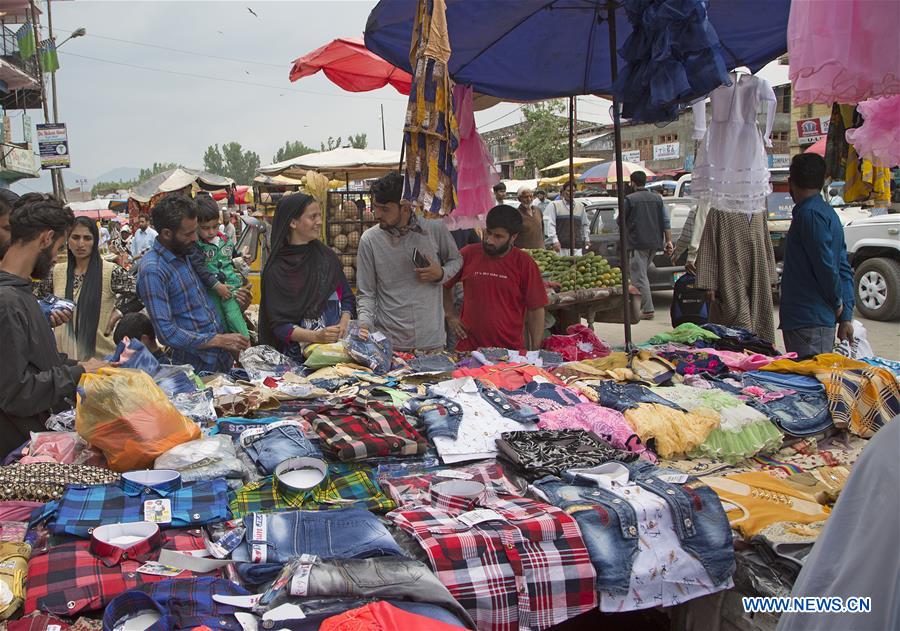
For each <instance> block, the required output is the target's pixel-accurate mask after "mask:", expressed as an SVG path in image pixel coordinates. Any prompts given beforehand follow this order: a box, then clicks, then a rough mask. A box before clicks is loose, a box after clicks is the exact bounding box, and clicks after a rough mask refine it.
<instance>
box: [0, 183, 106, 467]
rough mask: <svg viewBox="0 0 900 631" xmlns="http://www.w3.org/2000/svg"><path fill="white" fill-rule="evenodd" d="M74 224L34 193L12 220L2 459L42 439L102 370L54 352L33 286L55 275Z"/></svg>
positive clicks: (3, 326) (2, 313)
mask: <svg viewBox="0 0 900 631" xmlns="http://www.w3.org/2000/svg"><path fill="white" fill-rule="evenodd" d="M74 222H75V218H74V217H73V215H72V211H70V210H68V209H67V208H65V207H63V205H62V203H61V202H60V201H59V200H57V199H56V198H54V197H51V196H50V195H42V194H40V193H29V194H28V195H24V196H23V197H22V199H21V200H20V201H19V202H18V203H17V204H16V207H15V208H14V209H13V211H12V214H11V216H10V222H9V223H10V236H11V239H10V243H9V247H8V249H7V251H6V254H5V256H4V257H3V261H2V262H0V331H2V332H3V339H4V343H3V356H4V359H3V362H0V458H3V457H5V456H6V455H7V454H9V453H10V452H11V451H13V450H15V449H16V448H17V447H19V446H20V445H21V444H22V443H24V442H25V441H27V440H28V439H29V433H30V432H33V431H43V430H45V428H44V421H45V420H46V419H47V417H48V416H49V415H50V414H51V413H52V412H53V411H55V410H58V409H65V408H66V407H67V406H68V405H69V403H70V402H74V399H75V387H76V386H77V385H78V381H79V380H80V379H81V375H83V374H84V373H85V372H93V371H95V370H96V369H97V368H99V367H101V366H105V365H106V364H105V363H104V362H100V361H97V360H93V359H92V360H88V361H86V362H84V363H82V364H76V363H74V362H70V361H68V360H67V358H66V357H65V355H61V354H60V353H59V352H58V351H57V350H56V341H55V339H54V337H53V332H52V331H51V330H50V326H49V325H48V322H47V317H46V316H45V315H44V313H43V312H42V311H41V308H40V306H39V305H38V302H37V300H36V299H35V297H34V295H33V294H32V293H31V279H32V278H35V279H43V278H46V277H47V276H49V275H50V272H51V270H52V269H53V265H54V263H55V262H56V259H57V256H58V254H59V252H60V251H61V249H62V248H63V247H65V244H66V236H67V234H68V232H69V230H70V229H71V228H72V225H73V224H74Z"/></svg>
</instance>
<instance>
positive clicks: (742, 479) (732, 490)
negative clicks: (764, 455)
mask: <svg viewBox="0 0 900 631" xmlns="http://www.w3.org/2000/svg"><path fill="white" fill-rule="evenodd" d="M703 481H704V482H706V484H708V485H709V486H710V487H711V488H712V489H713V490H714V491H715V492H716V493H717V494H718V496H719V498H720V499H721V500H722V502H723V503H725V502H729V503H731V504H733V505H735V506H736V507H737V508H733V509H732V508H730V507H729V506H727V505H725V509H726V511H725V512H726V514H727V515H728V521H729V522H730V523H731V526H732V528H736V529H737V530H738V531H740V533H741V534H742V535H743V536H744V537H745V538H750V537H752V536H753V535H756V534H758V533H759V532H760V531H761V530H762V529H763V528H765V527H766V526H769V525H771V524H774V523H778V522H783V521H790V522H797V523H800V524H812V523H814V522H818V521H821V520H823V519H827V518H828V514H829V513H830V512H831V510H830V509H829V508H827V507H825V506H822V505H821V504H819V503H818V502H816V498H815V497H813V496H812V495H809V494H808V493H804V492H803V491H801V490H799V489H797V488H795V487H793V486H791V485H789V484H786V483H785V482H783V481H782V480H779V479H778V478H776V477H774V476H771V475H769V474H768V473H765V472H764V471H755V472H752V473H738V474H736V475H728V476H722V477H716V476H712V477H705V478H703Z"/></svg>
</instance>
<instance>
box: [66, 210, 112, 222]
mask: <svg viewBox="0 0 900 631" xmlns="http://www.w3.org/2000/svg"><path fill="white" fill-rule="evenodd" d="M72 214H73V215H75V216H76V217H87V218H88V219H103V220H106V219H115V218H116V217H117V215H116V213H115V212H114V211H112V210H109V209H108V208H104V209H102V210H76V211H75V212H73V213H72Z"/></svg>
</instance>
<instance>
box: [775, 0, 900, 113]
mask: <svg viewBox="0 0 900 631" xmlns="http://www.w3.org/2000/svg"><path fill="white" fill-rule="evenodd" d="M898 33H900V2H898V1H897V0H792V2H791V15H790V19H789V20H788V31H787V40H788V59H789V62H790V78H791V84H792V86H793V91H794V105H807V104H810V103H827V104H831V103H835V102H837V103H848V104H849V103H858V102H860V101H865V100H866V99H869V98H873V97H878V96H887V95H891V94H900V44H898V43H897V34H898Z"/></svg>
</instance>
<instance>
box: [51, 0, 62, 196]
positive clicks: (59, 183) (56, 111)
mask: <svg viewBox="0 0 900 631" xmlns="http://www.w3.org/2000/svg"><path fill="white" fill-rule="evenodd" d="M51 5H52V0H47V32H48V35H49V38H50V41H51V42H52V43H53V44H54V45H56V39H55V38H54V37H53V11H52V10H51ZM50 88H51V90H52V92H53V122H54V123H58V122H59V101H58V100H57V98H56V70H55V69H54V70H53V71H51V72H50ZM50 173H51V174H52V177H55V178H57V186H58V187H59V189H60V190H61V191H62V192H63V197H65V192H66V184H65V181H64V180H63V173H62V169H53V170H52V171H51V172H50Z"/></svg>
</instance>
